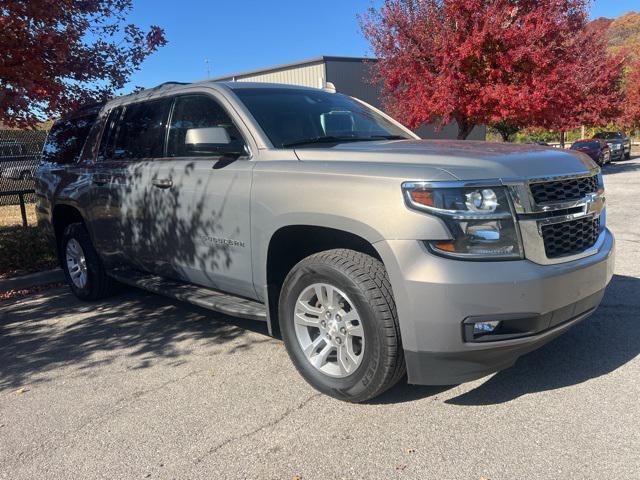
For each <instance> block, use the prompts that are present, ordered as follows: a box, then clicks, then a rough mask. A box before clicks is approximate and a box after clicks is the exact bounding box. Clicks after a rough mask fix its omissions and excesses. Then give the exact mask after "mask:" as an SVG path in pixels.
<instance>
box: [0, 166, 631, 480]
mask: <svg viewBox="0 0 640 480" xmlns="http://www.w3.org/2000/svg"><path fill="white" fill-rule="evenodd" d="M607 170H608V173H607V176H606V182H607V187H608V202H609V210H608V212H609V217H608V222H609V226H610V228H611V229H612V230H613V231H614V233H615V234H616V236H617V241H618V247H617V248H618V253H617V267H616V276H615V277H614V279H613V281H612V284H611V285H610V287H609V289H608V292H607V295H606V297H605V300H604V303H603V305H602V306H601V308H600V309H599V310H598V312H597V313H596V314H595V315H594V316H593V317H591V318H590V319H589V320H587V321H585V322H583V323H582V324H580V325H578V326H577V327H575V328H573V329H572V330H570V331H569V332H568V333H567V334H565V335H564V336H562V337H560V338H558V339H557V340H555V341H553V342H552V343H550V344H548V345H546V346H545V347H543V348H542V349H540V350H538V351H536V352H533V353H531V354H529V355H527V356H526V357H523V358H521V359H520V360H519V361H518V363H517V364H516V365H515V366H514V367H513V368H511V369H509V370H506V371H503V372H500V373H497V374H495V375H493V376H489V377H486V378H484V379H481V380H478V381H475V382H471V383H467V384H463V385H459V386H456V387H452V388H450V387H446V388H434V387H413V386H407V385H399V386H398V387H396V388H394V389H393V390H391V391H390V392H388V393H387V394H385V395H383V396H382V397H381V398H379V399H378V400H377V401H376V402H374V403H370V404H366V405H350V404H346V403H342V402H339V401H336V400H333V399H331V398H328V397H325V396H322V395H320V394H318V393H316V392H315V391H314V390H313V389H311V388H310V387H309V386H308V385H307V384H306V383H305V382H304V381H303V380H302V379H301V378H300V377H299V376H298V374H297V373H296V372H295V370H294V368H293V367H292V365H291V363H290V362H289V359H288V358H287V355H286V352H285V350H284V348H283V346H282V344H281V343H280V342H279V341H276V340H273V339H270V338H269V337H267V336H266V331H265V328H264V326H263V325H261V324H259V323H251V322H247V321H241V320H234V319H225V318H222V317H219V316H215V315H212V314H210V313H208V312H205V311H202V310H198V309H195V308H191V307H188V306H184V305H179V304H176V303H174V302H172V301H170V300H167V299H164V298H161V297H157V296H153V295H150V294H146V293H142V292H138V291H130V292H128V293H125V294H123V295H120V296H118V297H117V298H114V299H111V300H109V301H105V302H101V303H97V304H85V303H80V302H79V301H77V300H75V299H74V298H73V297H72V296H71V295H70V294H69V293H68V291H67V290H66V289H56V290H51V291H49V292H46V293H44V294H39V295H36V296H33V297H31V298H30V299H28V300H27V299H22V300H19V301H9V302H4V303H0V478H7V479H9V478H10V479H12V480H13V479H35V478H38V479H41V478H42V479H44V478H46V479H55V478H104V479H119V478H127V479H129V478H166V479H170V478H176V479H183V478H202V479H227V478H233V479H235V478H260V479H271V478H273V479H293V478H302V479H304V480H307V479H343V478H344V479H393V478H401V479H413V478H415V479H476V480H479V479H481V478H484V479H491V480H498V479H525V478H531V479H534V478H535V479H537V480H538V479H558V478H562V479H574V478H575V479H587V478H589V479H591V478H593V479H638V478H640V473H639V472H640V455H639V453H638V452H640V421H639V420H638V419H639V418H640V402H638V397H639V396H640V359H639V358H638V354H639V353H640V229H639V228H638V227H639V226H640V221H639V220H638V217H637V212H638V211H639V210H640V200H639V196H638V193H639V192H640V159H635V160H631V161H626V162H621V163H618V164H615V165H613V166H612V167H610V168H608V169H607Z"/></svg>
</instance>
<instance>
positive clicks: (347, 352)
mask: <svg viewBox="0 0 640 480" xmlns="http://www.w3.org/2000/svg"><path fill="white" fill-rule="evenodd" d="M279 311H280V324H281V331H282V337H283V340H284V343H285V345H286V347H287V352H288V353H289V356H290V357H291V360H292V361H293V363H294V365H295V366H296V368H297V369H298V371H299V372H300V374H301V375H302V376H303V377H304V378H305V380H307V382H309V383H310V384H311V385H312V386H313V387H314V388H316V389H317V390H319V391H321V392H323V393H325V394H327V395H330V396H332V397H335V398H338V399H341V400H347V401H350V402H362V401H365V400H369V399H371V398H373V397H375V396H377V395H380V394H381V393H382V392H384V391H385V390H387V389H388V388H390V387H391V386H393V385H395V384H396V383H397V382H398V380H399V379H400V378H402V376H403V375H404V373H405V362H404V354H403V351H402V345H401V340H400V330H399V327H398V319H397V315H396V309H395V303H394V300H393V294H392V292H391V285H390V283H389V279H388V276H387V273H386V270H385V268H384V265H383V264H382V263H381V262H380V261H378V260H377V259H375V258H373V257H371V256H369V255H365V254H363V253H360V252H356V251H353V250H343V249H340V250H328V251H325V252H321V253H318V254H315V255H311V256H310V257H307V258H306V259H304V260H302V261H301V262H300V263H298V264H297V265H296V266H295V267H294V268H293V269H292V270H291V272H290V273H289V275H288V276H287V278H286V279H285V282H284V285H283V287H282V291H281V294H280V305H279Z"/></svg>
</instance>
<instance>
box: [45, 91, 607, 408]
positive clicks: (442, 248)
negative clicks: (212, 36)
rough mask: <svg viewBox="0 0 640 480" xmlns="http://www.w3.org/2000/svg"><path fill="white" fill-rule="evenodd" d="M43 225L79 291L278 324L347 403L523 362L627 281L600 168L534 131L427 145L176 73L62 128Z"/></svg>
mask: <svg viewBox="0 0 640 480" xmlns="http://www.w3.org/2000/svg"><path fill="white" fill-rule="evenodd" d="M36 176H37V190H38V191H37V196H38V205H37V211H38V216H39V223H40V224H41V225H42V226H43V227H45V228H46V229H47V230H48V231H49V232H51V236H52V237H53V238H55V242H56V245H57V249H58V252H59V255H60V261H61V264H62V266H63V268H64V271H65V274H66V277H67V280H68V283H69V285H70V287H71V289H72V290H73V292H74V293H75V294H76V295H77V296H78V297H80V298H81V299H86V300H96V299H99V298H102V297H105V296H107V295H109V294H111V293H112V292H113V287H114V284H115V283H124V284H128V285H134V286H137V287H141V288H145V289H148V290H151V291H153V292H157V293H161V294H165V295H169V296H172V297H174V298H177V299H180V300H182V301H185V302H190V303H192V304H195V305H199V306H201V307H204V308H208V309H211V310H215V311H219V312H224V313H227V314H230V315H234V316H236V317H243V318H251V319H259V320H263V321H265V322H267V325H268V327H269V331H270V332H271V333H272V334H273V335H276V336H281V337H282V339H283V340H284V342H285V345H286V347H287V351H288V353H289V355H290V357H291V360H292V361H293V363H294V365H295V366H296V368H297V369H298V370H299V372H300V373H301V375H302V376H303V377H304V378H305V379H306V380H307V381H308V382H309V383H310V384H311V385H313V386H314V387H315V388H317V389H318V390H320V391H321V392H324V393H326V394H328V395H331V396H334V397H336V398H339V399H343V400H348V401H351V402H361V401H365V400H368V399H371V398H372V397H375V396H376V395H379V394H380V393H382V392H383V391H385V390H386V389H388V388H390V387H391V386H392V385H394V384H395V383H396V382H398V381H399V380H400V379H401V378H403V377H404V375H405V374H406V375H407V377H408V382H409V383H412V384H431V385H443V384H455V383H459V382H464V381H468V380H472V379H476V378H479V377H482V376H484V375H487V374H489V373H492V372H495V371H497V370H500V369H503V368H507V367H509V366H510V365H512V364H513V363H514V362H515V361H516V359H517V358H518V357H519V356H521V355H523V354H525V353H527V352H529V351H531V350H533V349H535V348H537V347H539V346H541V345H543V344H544V343H546V342H548V341H549V340H551V339H552V338H554V337H556V336H558V335H560V334H561V333H563V332H564V331H566V330H567V329H568V328H570V327H571V326H573V325H575V324H576V323H578V322H580V321H581V320H583V319H584V318H586V317H587V316H588V315H590V314H591V313H593V311H594V310H595V309H596V307H597V306H598V304H599V303H600V300H601V299H602V296H603V293H604V289H605V287H606V285H607V284H608V282H609V280H610V279H611V276H612V272H613V263H614V253H613V252H614V239H613V236H612V235H611V233H610V232H609V231H608V230H607V228H606V220H605V219H606V215H605V196H604V186H603V183H602V176H601V175H600V171H599V169H598V167H597V166H596V165H595V164H594V163H593V162H592V161H591V160H590V159H589V158H588V157H586V156H585V155H583V154H581V153H577V152H566V151H561V150H557V149H549V148H544V147H539V146H532V145H521V146H516V145H507V144H490V143H483V142H470V141H466V142H464V141H425V140H420V139H419V138H418V137H416V135H414V134H413V133H412V132H411V131H409V130H407V129H406V128H405V127H403V126H402V125H400V124H399V123H398V122H396V121H394V120H393V119H392V118H390V117H388V116H387V115H385V114H384V113H382V112H380V111H378V110H376V109H375V108H373V107H371V106H369V105H367V104H365V103H363V102H361V101H359V100H357V99H354V98H350V97H347V96H344V95H341V94H337V93H332V92H329V91H324V90H319V89H311V88H302V87H293V86H283V85H271V84H255V83H240V82H238V83H214V82H203V83H197V84H175V83H170V84H163V85H161V86H159V87H156V88H154V89H151V90H146V91H143V92H141V93H137V94H135V95H131V96H127V97H122V98H117V99H114V100H112V101H110V102H108V103H106V104H105V105H102V106H97V107H94V108H92V109H89V110H84V111H81V112H78V113H76V114H75V115H74V116H72V117H68V118H65V119H63V120H61V121H59V122H58V123H56V124H55V125H54V127H53V129H52V131H51V134H50V136H49V140H48V141H47V144H46V146H45V149H44V157H43V162H42V164H41V166H40V167H39V169H38V171H37V175H36Z"/></svg>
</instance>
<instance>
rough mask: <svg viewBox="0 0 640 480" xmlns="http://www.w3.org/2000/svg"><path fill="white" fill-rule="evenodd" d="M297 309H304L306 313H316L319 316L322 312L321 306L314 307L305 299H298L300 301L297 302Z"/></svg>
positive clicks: (303, 311)
mask: <svg viewBox="0 0 640 480" xmlns="http://www.w3.org/2000/svg"><path fill="white" fill-rule="evenodd" d="M296 310H298V311H300V310H302V313H305V314H307V315H315V316H317V317H319V316H320V314H322V309H321V308H316V307H312V306H311V305H309V304H308V303H307V302H305V301H304V300H298V303H296Z"/></svg>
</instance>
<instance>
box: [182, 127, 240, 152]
mask: <svg viewBox="0 0 640 480" xmlns="http://www.w3.org/2000/svg"><path fill="white" fill-rule="evenodd" d="M184 143H185V149H186V151H187V152H193V153H197V154H204V155H226V156H237V157H240V156H242V155H244V154H245V149H244V143H243V142H241V141H237V140H236V141H234V140H232V139H231V137H230V136H229V132H227V129H226V128H224V127H207V128H190V129H188V130H187V133H186V135H185V138H184Z"/></svg>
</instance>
